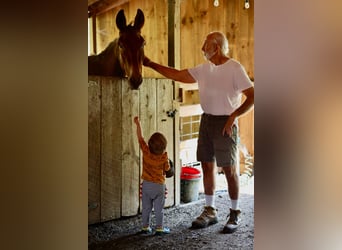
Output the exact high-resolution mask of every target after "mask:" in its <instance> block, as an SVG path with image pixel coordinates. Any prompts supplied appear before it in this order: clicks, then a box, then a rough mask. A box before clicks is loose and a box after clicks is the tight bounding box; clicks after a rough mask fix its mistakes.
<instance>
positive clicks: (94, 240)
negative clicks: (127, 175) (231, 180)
mask: <svg viewBox="0 0 342 250" xmlns="http://www.w3.org/2000/svg"><path fill="white" fill-rule="evenodd" d="M251 185H253V183H252V184H251ZM249 191H250V189H246V187H244V186H243V187H241V193H240V208H241V211H242V221H241V224H240V226H239V228H238V230H237V231H236V232H234V233H233V234H222V233H221V230H222V228H223V227H224V225H225V223H226V217H227V214H228V210H229V208H228V204H229V198H228V194H227V191H226V190H221V191H217V192H216V201H215V203H216V207H217V209H218V217H219V223H217V224H214V225H211V226H209V227H208V228H204V229H191V228H190V227H191V222H192V220H193V219H195V218H196V217H197V216H198V215H199V214H200V213H201V211H202V208H203V206H204V195H203V194H200V196H199V200H198V201H195V202H191V203H187V204H180V205H179V206H176V207H171V208H166V209H165V210H164V224H165V226H167V227H169V228H170V229H171V233H170V234H169V235H164V236H142V235H140V234H139V231H140V228H141V215H138V216H134V217H130V218H123V219H118V220H112V221H108V222H104V223H100V224H95V225H89V227H88V249H89V250H105V249H243V250H246V249H253V245H254V194H253V192H249ZM153 219H154V215H152V225H153V224H154V220H153Z"/></svg>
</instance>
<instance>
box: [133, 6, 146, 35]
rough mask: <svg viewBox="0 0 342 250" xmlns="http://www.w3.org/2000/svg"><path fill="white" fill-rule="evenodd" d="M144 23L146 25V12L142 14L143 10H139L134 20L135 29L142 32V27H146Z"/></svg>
mask: <svg viewBox="0 0 342 250" xmlns="http://www.w3.org/2000/svg"><path fill="white" fill-rule="evenodd" d="M144 23H145V16H144V12H142V10H141V9H138V10H137V15H136V16H135V19H134V28H136V29H137V30H140V29H141V28H142V26H144Z"/></svg>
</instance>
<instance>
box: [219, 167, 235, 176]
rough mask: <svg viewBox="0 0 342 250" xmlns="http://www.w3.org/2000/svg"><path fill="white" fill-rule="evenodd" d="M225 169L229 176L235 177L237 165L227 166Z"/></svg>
mask: <svg viewBox="0 0 342 250" xmlns="http://www.w3.org/2000/svg"><path fill="white" fill-rule="evenodd" d="M222 169H223V170H224V173H225V174H226V176H227V178H234V177H235V176H236V175H237V173H236V166H227V167H223V168H222Z"/></svg>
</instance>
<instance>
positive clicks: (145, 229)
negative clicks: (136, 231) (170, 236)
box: [140, 227, 152, 236]
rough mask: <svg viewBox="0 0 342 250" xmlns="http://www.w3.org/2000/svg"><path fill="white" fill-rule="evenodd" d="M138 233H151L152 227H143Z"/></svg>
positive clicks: (145, 234) (146, 234)
mask: <svg viewBox="0 0 342 250" xmlns="http://www.w3.org/2000/svg"><path fill="white" fill-rule="evenodd" d="M140 234H141V235H144V236H148V235H152V228H150V227H143V228H142V229H141V231H140Z"/></svg>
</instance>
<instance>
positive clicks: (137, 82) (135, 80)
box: [129, 77, 143, 89]
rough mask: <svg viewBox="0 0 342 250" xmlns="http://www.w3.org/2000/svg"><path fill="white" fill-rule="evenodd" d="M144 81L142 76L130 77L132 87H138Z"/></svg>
mask: <svg viewBox="0 0 342 250" xmlns="http://www.w3.org/2000/svg"><path fill="white" fill-rule="evenodd" d="M142 81H143V79H142V77H138V78H130V79H129V82H130V85H131V88H132V89H138V88H139V86H140V84H141V83H142Z"/></svg>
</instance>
